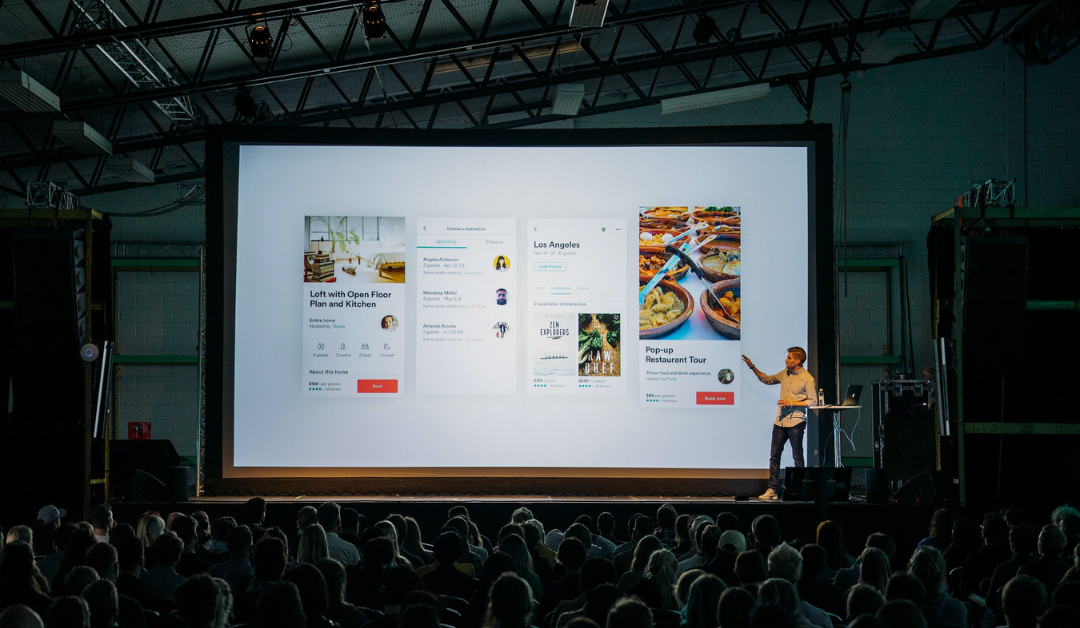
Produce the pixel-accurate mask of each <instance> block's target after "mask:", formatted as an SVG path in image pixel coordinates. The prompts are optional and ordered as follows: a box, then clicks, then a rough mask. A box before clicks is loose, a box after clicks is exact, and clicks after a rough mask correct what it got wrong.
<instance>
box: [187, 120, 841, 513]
mask: <svg viewBox="0 0 1080 628" xmlns="http://www.w3.org/2000/svg"><path fill="white" fill-rule="evenodd" d="M832 137H833V131H832V125H830V124H799V125H748V126H725V127H645V128H640V127H639V128H618V129H574V130H568V129H527V130H485V129H481V130H473V129H470V130H448V129H436V130H423V131H422V130H412V129H374V130H372V129H340V128H317V129H316V128H306V127H293V128H277V127H265V126H212V127H210V128H208V129H207V136H206V162H205V164H206V167H205V172H206V236H207V238H206V241H207V247H206V269H207V273H206V275H207V280H206V340H205V373H206V390H205V398H206V406H205V428H204V430H205V432H204V433H205V441H204V442H205V457H204V461H203V469H204V473H205V480H206V482H205V488H206V492H207V494H216V495H229V494H245V493H263V494H273V493H278V494H296V493H298V492H299V493H310V492H324V493H394V494H402V493H403V494H445V493H448V492H451V493H466V494H489V493H502V494H507V493H511V494H550V495H572V494H582V493H586V494H599V495H602V494H657V493H681V494H687V495H705V494H710V495H711V494H737V493H740V492H753V491H755V490H758V488H759V487H761V486H763V483H764V480H765V478H766V477H767V475H768V471H767V469H633V468H540V467H535V468H490V467H488V468H433V467H427V468H344V469H343V468H304V469H296V468H285V467H260V468H245V469H244V472H243V473H242V474H241V475H238V474H237V473H236V468H235V467H233V465H232V442H233V433H232V427H233V425H232V404H233V391H232V382H233V369H234V361H233V359H234V355H233V347H234V342H233V340H234V338H233V333H234V330H235V320H234V318H233V317H232V316H229V315H230V314H234V312H235V310H234V307H235V271H236V266H235V264H236V259H235V251H236V235H237V234H236V219H237V211H236V209H237V208H236V199H237V193H238V190H237V184H238V180H239V176H238V167H239V146H240V145H241V144H273V145H323V146H479V147H487V146H490V147H518V146H520V147H544V146H571V147H573V146H580V147H595V146H755V145H756V146H760V145H771V146H805V147H806V148H807V149H808V150H807V168H808V173H807V174H808V177H807V197H808V198H807V206H808V217H807V218H808V233H807V239H808V259H807V282H808V283H807V286H808V304H807V305H808V329H807V338H808V344H807V347H806V349H807V353H808V354H809V356H808V360H807V364H806V367H807V369H808V370H809V371H810V372H811V373H815V374H816V376H817V381H818V385H819V386H820V387H821V388H823V389H825V390H830V391H833V390H835V389H836V367H835V365H836V360H837V355H836V351H837V349H836V343H835V339H836V335H835V334H836V330H835V327H834V320H835V319H834V317H835V277H836V268H835V259H834V251H833V140H832ZM230 199H231V205H230ZM227 209H228V210H231V213H229V211H227ZM230 255H231V257H230ZM807 427H808V429H807V443H806V449H807V453H806V457H807V459H808V460H809V461H811V464H812V463H813V461H816V460H825V461H831V460H832V458H833V455H832V448H833V447H832V437H831V425H829V422H828V421H827V420H818V418H817V417H816V416H815V414H814V413H811V416H810V418H809V420H808V426H807ZM762 460H766V455H765V452H762ZM812 466H813V465H812ZM826 466H831V465H826Z"/></svg>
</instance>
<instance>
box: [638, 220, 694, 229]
mask: <svg viewBox="0 0 1080 628" xmlns="http://www.w3.org/2000/svg"><path fill="white" fill-rule="evenodd" d="M687 226H688V225H687V224H686V222H685V221H682V220H675V219H666V218H642V219H641V220H639V221H638V228H639V229H640V230H642V231H648V230H650V229H678V230H680V231H685V230H686V227H687Z"/></svg>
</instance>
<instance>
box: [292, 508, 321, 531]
mask: <svg viewBox="0 0 1080 628" xmlns="http://www.w3.org/2000/svg"><path fill="white" fill-rule="evenodd" d="M296 520H297V521H299V522H300V525H301V527H303V526H309V525H311V524H313V523H318V522H319V511H318V510H315V507H314V506H304V507H303V508H301V509H300V512H298V513H296Z"/></svg>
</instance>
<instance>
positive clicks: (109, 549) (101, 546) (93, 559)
mask: <svg viewBox="0 0 1080 628" xmlns="http://www.w3.org/2000/svg"><path fill="white" fill-rule="evenodd" d="M109 541H110V543H98V544H97V545H95V546H93V547H91V548H90V549H88V550H86V564H87V565H89V566H90V567H92V568H93V569H94V571H96V572H97V575H98V576H99V577H101V578H102V579H104V580H109V581H110V582H116V576H117V574H118V569H119V564H118V563H117V553H116V548H115V547H113V546H112V543H111V541H112V539H109ZM131 541H135V542H136V543H138V542H139V541H138V539H126V540H125V541H124V542H125V543H130V542H131Z"/></svg>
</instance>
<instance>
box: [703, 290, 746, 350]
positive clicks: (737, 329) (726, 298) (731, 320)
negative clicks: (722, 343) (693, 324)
mask: <svg viewBox="0 0 1080 628" xmlns="http://www.w3.org/2000/svg"><path fill="white" fill-rule="evenodd" d="M740 283H741V281H740V279H739V278H738V277H735V278H733V279H725V280H723V281H718V282H716V283H714V284H712V286H710V289H711V291H710V289H706V290H705V291H704V292H702V293H701V311H702V312H704V313H705V320H707V321H709V324H710V325H712V328H713V329H715V330H716V331H717V333H719V334H720V335H722V336H724V337H726V338H731V339H732V340H738V339H739V338H740V337H741V335H742V329H741V325H742V295H741V287H740ZM713 294H716V295H717V296H718V297H720V303H721V304H723V306H724V309H725V310H727V314H728V315H727V316H725V315H724V312H723V311H722V310H721V309H720V307H719V306H718V305H717V304H716V298H715V297H713Z"/></svg>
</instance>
